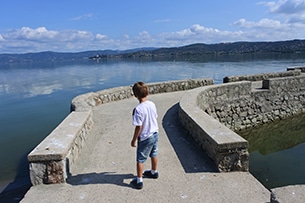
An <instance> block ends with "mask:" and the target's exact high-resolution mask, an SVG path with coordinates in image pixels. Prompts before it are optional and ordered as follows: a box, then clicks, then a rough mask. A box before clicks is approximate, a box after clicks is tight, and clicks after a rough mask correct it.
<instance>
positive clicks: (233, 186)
mask: <svg viewBox="0 0 305 203" xmlns="http://www.w3.org/2000/svg"><path fill="white" fill-rule="evenodd" d="M184 94H185V92H184V91H178V92H171V93H162V94H156V95H150V96H149V97H148V98H149V99H150V100H152V101H154V102H155V103H156V106H157V108H158V114H159V119H158V122H159V127H160V130H159V136H160V137H159V167H158V170H159V174H160V177H159V178H158V179H144V187H143V189H142V190H135V189H133V188H132V187H131V186H130V184H129V183H130V181H131V180H132V179H133V178H134V177H135V172H136V168H135V164H136V162H135V148H132V147H131V146H130V141H131V139H132V135H133V130H134V128H133V126H132V125H131V112H132V109H133V107H134V106H135V105H136V104H137V100H136V99H135V98H129V99H124V100H121V101H116V102H111V103H106V104H103V105H99V106H97V107H94V108H93V109H92V113H93V122H94V125H93V127H92V130H91V131H90V135H89V136H88V140H87V141H86V145H85V146H84V148H83V150H82V153H81V154H80V157H79V158H78V159H77V160H76V162H75V167H74V169H73V171H71V174H70V175H71V176H70V177H69V178H68V179H67V182H66V183H62V184H52V185H43V184H41V185H36V186H34V187H32V188H31V189H30V190H29V191H28V193H27V194H26V195H25V197H24V199H23V200H22V201H21V202H22V203H32V202H207V203H209V202H241V203H242V202H253V203H257V202H269V201H270V191H269V190H267V189H266V188H265V187H264V186H263V185H261V184H260V183H259V182H258V181H257V180H256V179H255V178H254V177H253V176H252V175H251V174H250V173H248V172H230V173H219V172H216V167H215V165H214V163H213V162H212V161H211V160H210V159H209V158H208V157H207V156H206V154H205V153H204V152H203V151H202V150H201V148H200V147H199V146H198V145H197V144H196V143H195V141H194V140H193V139H192V138H191V137H190V136H188V134H187V132H186V130H184V129H183V128H182V127H181V125H180V123H179V118H178V105H177V104H178V102H179V100H180V98H181V97H182V96H183V95H184ZM145 168H146V169H149V168H150V162H147V163H146V164H145Z"/></svg>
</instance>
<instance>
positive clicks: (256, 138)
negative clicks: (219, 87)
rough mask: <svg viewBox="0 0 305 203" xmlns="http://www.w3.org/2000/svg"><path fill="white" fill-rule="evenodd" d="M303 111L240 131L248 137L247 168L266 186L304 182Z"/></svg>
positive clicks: (304, 125)
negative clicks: (248, 160)
mask: <svg viewBox="0 0 305 203" xmlns="http://www.w3.org/2000/svg"><path fill="white" fill-rule="evenodd" d="M304 132H305V114H301V115H299V116H295V117H293V118H289V119H285V120H278V121H275V122H273V123H270V124H265V125H262V126H260V127H259V128H253V129H250V130H246V131H244V132H239V133H238V134H240V135H241V136H243V137H244V138H246V139H247V140H248V141H249V145H250V147H249V152H250V172H251V173H252V174H253V175H254V176H255V177H256V178H258V179H259V180H260V181H261V182H262V183H263V184H264V185H265V186H266V187H267V188H274V187H280V186H285V185H290V184H305V173H304V169H305V159H304V157H305V134H304Z"/></svg>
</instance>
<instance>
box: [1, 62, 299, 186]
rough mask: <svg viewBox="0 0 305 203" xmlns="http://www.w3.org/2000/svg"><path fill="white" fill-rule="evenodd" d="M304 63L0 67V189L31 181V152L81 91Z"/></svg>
mask: <svg viewBox="0 0 305 203" xmlns="http://www.w3.org/2000/svg"><path fill="white" fill-rule="evenodd" d="M304 63H305V59H302V58H299V59H296V58H295V59H264V60H259V59H255V60H240V59H239V60H229V61H226V60H222V61H217V60H216V61H188V62H186V61H151V62H149V61H145V62H141V61H103V62H100V63H97V62H95V61H88V62H83V63H79V64H77V63H74V64H55V63H53V64H50V63H46V64H42V63H40V64H18V65H0V123H1V128H0V161H1V162H0V163H1V164H0V172H1V173H0V192H1V191H2V190H3V189H4V188H5V187H6V190H8V189H10V188H14V187H18V186H20V185H23V184H27V183H29V176H28V163H27V160H26V156H27V154H28V153H29V152H30V151H31V150H32V149H33V148H34V147H35V146H36V145H37V144H38V143H39V142H40V141H41V140H43V139H44V138H45V137H46V136H47V135H48V134H49V133H50V132H51V131H52V130H53V129H54V128H55V127H56V126H57V125H58V124H59V123H60V122H61V121H62V120H63V119H64V118H65V117H66V116H67V115H68V114H69V111H70V102H71V100H72V99H73V98H74V97H75V96H77V95H79V94H83V93H86V92H90V91H98V90H102V89H107V88H111V87H117V86H126V85H131V84H133V83H134V82H135V81H138V80H142V81H144V82H147V83H149V82H159V81H168V80H181V79H189V78H212V79H214V81H215V83H216V84H218V83H222V80H223V78H224V77H225V76H231V75H243V74H254V73H263V72H280V71H286V68H287V67H289V66H302V65H304ZM300 147H304V144H303V145H300ZM254 153H257V152H256V151H254ZM261 156H264V155H261ZM284 156H285V155H284ZM303 157H304V156H303ZM304 170H305V167H304V168H303V171H304Z"/></svg>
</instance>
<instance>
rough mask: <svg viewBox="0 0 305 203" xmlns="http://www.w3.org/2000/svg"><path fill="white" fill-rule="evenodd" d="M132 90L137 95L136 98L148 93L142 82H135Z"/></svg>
mask: <svg viewBox="0 0 305 203" xmlns="http://www.w3.org/2000/svg"><path fill="white" fill-rule="evenodd" d="M132 91H133V94H134V96H136V97H138V98H144V97H146V96H147V95H148V87H147V85H146V84H145V83H144V82H141V81H139V82H136V83H135V84H134V85H133V87H132Z"/></svg>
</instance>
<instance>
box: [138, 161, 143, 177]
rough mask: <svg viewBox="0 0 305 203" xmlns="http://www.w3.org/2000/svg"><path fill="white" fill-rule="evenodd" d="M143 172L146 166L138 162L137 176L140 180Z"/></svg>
mask: <svg viewBox="0 0 305 203" xmlns="http://www.w3.org/2000/svg"><path fill="white" fill-rule="evenodd" d="M143 170H144V164H143V163H140V162H137V176H138V178H141V177H142V174H143Z"/></svg>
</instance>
